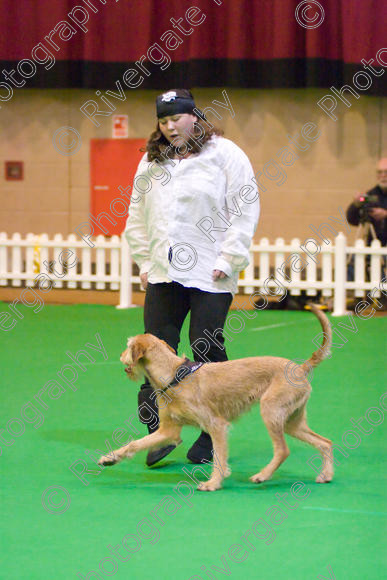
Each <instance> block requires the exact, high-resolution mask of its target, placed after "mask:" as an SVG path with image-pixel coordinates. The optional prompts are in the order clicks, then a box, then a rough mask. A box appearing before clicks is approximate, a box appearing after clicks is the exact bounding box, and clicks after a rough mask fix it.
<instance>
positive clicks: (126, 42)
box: [0, 0, 387, 100]
mask: <svg viewBox="0 0 387 580" xmlns="http://www.w3.org/2000/svg"><path fill="white" fill-rule="evenodd" d="M299 4H300V2H299V1H297V0H187V1H184V2H182V1H181V0H169V1H168V2H167V1H166V0H71V1H70V0H60V1H57V0H55V1H53V0H38V1H34V2H32V1H31V0H2V2H1V5H0V18H1V22H2V28H3V30H2V33H1V35H0V61H1V62H0V65H1V69H0V70H3V69H4V70H5V71H6V72H5V73H4V72H2V73H1V74H0V99H1V100H6V99H5V97H6V91H7V87H6V86H5V85H6V84H8V85H12V84H13V83H12V80H11V79H10V76H9V75H10V74H11V73H10V71H11V70H12V69H14V70H15V71H16V72H15V73H14V76H13V79H14V83H15V84H13V86H17V83H19V84H20V83H24V82H25V84H24V86H25V87H28V88H31V87H41V88H45V87H46V88H54V87H57V88H63V87H80V88H96V89H113V90H117V87H118V89H119V86H118V85H117V81H118V80H119V81H120V84H121V86H122V88H123V90H127V89H128V85H126V84H125V82H124V81H123V76H124V73H125V71H126V70H128V69H134V70H135V71H137V72H136V73H133V72H132V73H131V74H132V77H131V81H129V86H130V87H131V84H130V83H132V85H133V84H135V83H140V84H139V85H138V86H139V87H141V88H157V89H165V88H168V87H174V86H187V87H191V86H196V87H198V86H201V87H207V86H208V87H211V86H212V87H214V86H225V87H228V86H229V87H246V88H270V87H278V88H281V87H311V86H314V87H325V86H328V87H330V86H331V85H335V86H336V87H340V86H342V85H343V84H345V83H350V82H352V79H353V75H354V74H355V73H356V72H358V71H360V70H364V68H363V64H361V61H362V59H365V60H366V61H370V59H374V63H373V66H374V67H375V69H376V70H378V71H381V70H383V67H384V66H386V65H387V48H386V49H384V51H383V50H381V49H383V43H385V39H384V36H383V35H382V33H383V32H384V31H385V19H384V18H383V17H384V16H385V14H386V3H385V0H319V4H320V5H321V6H322V7H323V9H324V12H325V17H324V21H323V22H322V24H321V25H320V26H318V27H317V28H314V29H306V28H304V27H302V26H301V25H300V24H299V23H298V22H297V20H296V18H295V9H296V7H297V6H298V5H299ZM308 4H310V9H309V11H308V12H307V16H308V17H309V18H313V17H314V16H316V19H317V20H318V18H319V13H318V10H319V9H318V3H316V2H315V1H314V0H310V1H309V3H308ZM194 6H196V7H197V10H195V9H194ZM304 6H305V5H304ZM71 14H72V15H73V16H74V18H75V20H77V21H78V23H76V22H74V20H73V19H71V16H70V15H71ZM187 14H188V18H189V19H191V21H192V22H195V23H196V25H193V26H191V25H190V24H189V23H188V22H187V20H186V15H187ZM204 17H205V18H204ZM180 18H183V19H184V20H183V22H182V23H181V25H180V24H179V25H178V26H183V30H184V31H185V32H183V31H181V30H179V29H178V28H174V27H173V23H172V22H171V19H175V22H178V21H179V19H180ZM82 20H84V21H85V22H84V24H81V22H82ZM86 20H87V21H86ZM199 22H201V23H200V24H199ZM60 23H62V24H60ZM65 23H68V25H70V26H71V27H72V28H73V30H71V28H70V27H69V26H67V28H66V27H65V26H66V25H65ZM54 28H56V30H57V32H52V31H53V30H54ZM86 29H87V30H86ZM190 29H192V33H191V34H189V30H190ZM168 30H169V31H172V32H174V33H175V34H177V35H178V36H179V37H180V40H181V43H180V45H179V46H177V47H176V48H175V49H173V46H172V44H171V42H172V38H171V39H170V41H169V42H170V44H169V45H168V46H169V48H167V40H166V38H165V37H164V40H162V39H161V37H162V36H163V35H164V33H166V31H168ZM170 36H171V37H172V35H170ZM66 38H67V40H66ZM175 42H176V43H177V44H178V43H179V41H178V40H177V41H176V39H175ZM53 43H54V46H53ZM155 44H157V45H158V46H159V47H161V49H163V51H164V53H165V54H164V56H163V55H162V53H160V51H159V49H158V48H157V47H155V46H154V45H155ZM38 45H39V46H38ZM37 46H38V48H36V47H37ZM55 46H56V48H55ZM152 46H153V47H154V48H153V51H150V52H149V50H150V47H152ZM48 51H50V53H51V56H50V55H49V56H47V52H48ZM147 53H148V56H149V55H150V56H151V57H152V58H153V60H154V61H157V60H159V61H161V60H162V59H163V62H159V64H157V63H153V64H152V63H149V59H148V58H147ZM377 54H378V55H379V57H378V58H379V64H378V62H377V61H376V60H375V59H376V55H377ZM142 56H145V57H146V58H145V60H143V63H144V64H143V66H145V67H146V70H148V73H144V72H141V70H140V68H139V65H136V64H135V63H136V61H138V60H139V59H141V57H142ZM53 57H54V58H55V62H54V60H53ZM24 59H29V61H30V63H29V62H28V61H27V62H22V63H20V61H23V60H24ZM45 59H47V62H46V63H44V64H42V61H44V60H45ZM169 59H170V61H169ZM31 61H32V62H31ZM384 63H385V64H384ZM34 66H35V67H36V70H35V69H34ZM17 67H19V69H17ZM140 67H141V64H140ZM163 67H164V70H162V68H163ZM47 69H48V70H47ZM19 70H20V71H21V72H19ZM7 74H8V79H7V78H6V77H7ZM128 74H129V73H128ZM129 76H130V75H129ZM23 77H24V80H23ZM141 78H142V80H141ZM371 78H372V80H373V82H372V86H370V88H369V89H367V94H386V92H387V91H386V87H387V83H386V80H385V78H384V76H383V77H382V76H381V77H377V75H375V74H373V73H371ZM386 78H387V75H386ZM127 79H128V77H127ZM140 81H141V82H140ZM359 83H363V84H365V83H366V77H365V76H363V77H362V78H361V77H359ZM131 88H132V87H131ZM133 88H134V87H133Z"/></svg>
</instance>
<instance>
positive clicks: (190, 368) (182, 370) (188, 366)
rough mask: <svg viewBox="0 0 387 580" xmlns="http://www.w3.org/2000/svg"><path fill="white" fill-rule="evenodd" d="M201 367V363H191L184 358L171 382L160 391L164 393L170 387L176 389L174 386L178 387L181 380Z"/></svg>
mask: <svg viewBox="0 0 387 580" xmlns="http://www.w3.org/2000/svg"><path fill="white" fill-rule="evenodd" d="M202 365H203V363H202V362H196V361H192V360H189V358H187V357H186V358H185V359H184V362H183V364H181V365H180V366H178V367H177V369H176V373H175V376H174V378H173V380H172V381H171V382H170V383H169V385H167V386H166V387H164V388H163V389H161V390H162V391H166V390H167V389H169V388H170V387H176V385H179V384H180V383H181V381H182V380H184V379H185V378H186V377H188V375H192V373H194V372H195V371H197V370H198V369H200V367H201V366H202Z"/></svg>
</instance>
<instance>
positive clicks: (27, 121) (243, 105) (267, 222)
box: [0, 89, 387, 240]
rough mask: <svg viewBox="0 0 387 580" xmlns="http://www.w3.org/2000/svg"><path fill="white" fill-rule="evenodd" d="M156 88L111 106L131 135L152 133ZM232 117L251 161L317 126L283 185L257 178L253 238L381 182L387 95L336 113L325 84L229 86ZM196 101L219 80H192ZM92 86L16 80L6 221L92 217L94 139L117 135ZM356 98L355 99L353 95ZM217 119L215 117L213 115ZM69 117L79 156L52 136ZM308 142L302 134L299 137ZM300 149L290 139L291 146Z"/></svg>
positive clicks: (8, 116)
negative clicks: (64, 150)
mask: <svg viewBox="0 0 387 580" xmlns="http://www.w3.org/2000/svg"><path fill="white" fill-rule="evenodd" d="M157 93H158V91H135V92H130V93H126V94H127V101H125V102H123V103H120V102H119V101H115V100H114V99H112V102H114V103H118V104H117V110H116V111H115V113H125V114H129V123H130V133H129V137H147V136H148V135H149V133H150V132H151V131H152V130H153V128H154V124H155V117H154V98H155V96H156V94H157ZM227 93H228V95H229V98H230V100H231V102H232V104H233V107H234V109H235V113H236V114H235V117H234V118H231V116H230V114H229V113H228V111H226V110H225V109H220V108H219V107H218V110H219V111H220V114H221V115H222V116H223V120H222V121H217V124H218V125H220V126H221V127H222V128H223V129H224V130H225V133H226V136H227V137H229V138H230V139H232V140H233V141H235V142H236V143H237V144H238V145H239V146H240V147H241V148H242V149H244V151H245V152H246V153H247V154H248V156H249V157H250V159H251V162H252V164H253V167H254V169H255V171H256V172H257V171H262V168H263V166H264V164H265V163H267V162H269V161H270V159H277V161H278V158H277V153H278V151H279V150H280V149H281V148H282V147H284V146H286V145H289V142H288V139H287V135H288V134H289V135H292V136H295V135H296V133H300V131H301V128H302V127H303V125H304V124H305V123H307V122H313V123H315V124H316V125H317V126H318V129H319V130H320V131H321V135H320V137H319V139H318V140H317V141H316V142H315V143H312V144H311V145H310V148H309V150H307V151H304V152H299V153H298V154H299V159H298V160H296V161H295V163H294V165H292V166H289V167H284V166H283V165H281V167H282V169H283V170H284V171H285V172H286V173H287V180H286V182H285V183H283V185H281V186H280V187H278V186H277V185H276V183H275V182H274V181H272V182H270V181H269V180H268V179H267V178H266V177H265V178H261V179H262V183H263V184H264V185H265V187H267V191H266V192H264V193H262V213H261V220H260V224H259V227H258V230H257V235H256V238H260V237H262V236H268V237H269V238H270V239H271V240H272V239H274V238H275V237H278V236H281V237H284V238H285V239H286V240H289V239H290V238H291V237H295V236H297V237H299V238H301V239H302V240H303V239H304V238H305V237H306V236H308V234H311V231H310V230H309V228H308V225H309V224H311V223H312V224H314V225H316V226H318V225H319V224H320V223H322V222H323V221H324V220H325V219H326V218H327V217H328V216H335V217H337V216H338V207H339V206H342V207H343V208H345V207H346V206H347V205H348V203H349V201H350V200H351V198H352V196H353V195H354V194H355V193H356V192H358V191H361V190H365V189H369V188H370V187H372V186H373V185H374V184H375V162H376V160H377V158H378V157H379V156H380V155H381V154H382V153H384V154H385V155H386V154H387V127H386V124H385V125H384V127H383V126H382V120H383V119H386V118H387V104H386V99H381V98H376V97H367V96H366V95H365V94H363V95H362V96H361V98H360V99H358V100H357V101H355V102H354V103H353V105H352V107H351V108H350V109H348V108H347V107H346V106H345V105H344V104H343V103H341V104H339V105H338V107H337V109H336V115H337V116H338V120H337V121H336V122H334V121H333V120H331V119H330V118H329V117H328V116H327V115H326V114H325V113H324V112H323V111H322V110H321V109H320V108H319V107H318V106H317V105H316V102H317V101H318V99H319V98H321V97H322V96H323V95H324V94H326V93H328V91H327V90H312V89H310V90H261V91H258V90H234V89H227ZM194 94H195V96H196V101H197V104H198V106H199V107H201V108H204V107H206V106H209V105H210V104H211V101H212V100H214V99H217V100H219V101H222V100H223V98H222V94H221V89H197V90H194ZM93 97H94V98H96V97H95V94H94V91H84V90H66V91H64V90H61V91H56V90H45V91H41V90H15V94H14V96H13V99H12V101H9V102H7V103H1V105H2V108H1V110H0V162H1V166H2V168H1V172H0V188H1V209H0V231H6V232H8V233H13V232H20V233H22V234H25V233H27V232H33V233H37V234H39V233H43V232H46V233H48V234H50V235H52V234H55V233H58V232H59V233H63V234H67V233H70V232H71V231H72V230H73V229H74V228H75V227H76V226H77V225H78V224H79V223H81V222H83V221H86V220H87V213H88V210H89V196H90V193H89V140H90V138H106V137H111V124H112V121H111V117H98V120H99V121H100V123H101V126H100V127H98V128H97V127H95V126H94V125H93V124H92V122H91V121H90V120H88V119H87V118H86V117H85V116H84V115H83V114H82V113H81V112H80V110H79V108H80V106H81V105H82V104H83V103H84V102H85V101H86V100H87V99H89V98H93ZM353 100H354V99H353ZM209 118H210V119H211V120H212V117H211V116H209ZM65 125H70V126H72V127H74V128H75V129H77V130H78V131H79V133H80V134H81V136H82V147H81V148H80V150H79V151H78V152H77V153H76V154H74V155H73V156H70V157H66V156H63V155H60V154H59V153H58V152H57V151H56V149H55V148H54V147H53V144H52V136H53V134H54V132H55V131H56V129H58V128H59V127H61V126H65ZM301 142H302V143H305V141H304V140H303V139H302V140H301ZM293 149H294V147H293ZM6 160H21V161H24V171H25V179H24V181H21V182H6V181H5V179H4V161H6Z"/></svg>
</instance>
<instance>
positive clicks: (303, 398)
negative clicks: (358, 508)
mask: <svg viewBox="0 0 387 580" xmlns="http://www.w3.org/2000/svg"><path fill="white" fill-rule="evenodd" d="M311 309H312V311H313V313H314V314H315V315H316V316H317V318H318V319H319V321H320V323H321V326H322V329H323V337H324V339H323V343H322V346H321V348H319V349H318V350H317V351H316V352H314V353H313V354H312V356H311V357H310V358H309V360H307V361H306V362H304V363H303V364H302V365H297V364H296V363H293V362H291V361H289V360H288V359H285V358H279V357H271V356H261V357H252V358H244V359H239V360H230V361H226V362H218V363H208V364H204V365H203V366H202V367H201V368H199V369H198V370H197V371H196V372H195V373H193V374H191V375H189V376H188V377H187V378H186V379H183V380H182V381H181V383H180V384H179V385H178V386H176V387H170V388H166V385H168V384H169V382H170V381H171V380H172V378H173V377H174V376H175V373H176V370H177V368H178V367H179V366H180V365H181V364H182V363H183V362H184V358H182V357H179V356H177V355H176V354H175V352H174V351H173V350H172V349H171V348H170V347H169V346H168V345H167V344H166V343H165V342H164V341H162V340H159V339H158V338H156V337H155V336H153V335H151V334H140V335H138V336H135V337H133V338H129V339H128V344H127V348H126V350H125V351H124V352H123V353H122V355H121V359H120V360H121V362H122V363H123V364H124V365H125V366H126V369H125V370H126V372H127V373H128V375H129V377H130V378H131V379H132V380H134V381H138V380H139V378H140V377H141V376H142V375H145V376H146V377H148V379H149V381H150V383H151V385H152V387H153V389H154V392H155V397H156V398H157V402H158V406H159V414H160V425H159V428H158V429H157V431H155V432H154V433H152V434H151V435H147V436H146V437H143V438H142V439H137V440H135V441H131V442H130V443H129V444H127V445H124V446H123V447H121V448H120V449H117V450H115V451H113V452H112V453H111V454H109V455H106V456H103V457H101V458H100V460H99V464H100V465H114V464H115V463H118V462H119V461H121V460H122V459H124V458H130V457H133V455H134V454H135V453H137V452H138V451H142V450H144V449H150V448H157V447H161V446H164V445H166V444H167V443H168V444H169V443H174V444H176V445H178V444H179V443H181V439H180V432H181V429H182V426H183V425H195V426H197V427H199V428H200V429H202V430H203V431H206V432H207V433H209V434H210V436H211V438H212V442H213V446H214V462H213V471H212V474H211V477H210V479H209V480H208V481H206V482H202V483H201V484H200V485H199V487H198V489H199V490H202V491H215V490H216V489H220V488H221V486H222V481H223V479H224V477H227V476H228V475H230V473H231V471H230V469H229V468H228V465H227V455H228V449H227V427H228V425H229V423H230V422H231V421H233V420H234V419H236V418H237V417H238V416H239V415H240V414H241V413H244V412H245V411H248V410H249V409H250V408H251V406H252V405H254V404H255V403H258V402H259V401H260V407H261V415H262V419H263V421H264V423H265V425H266V428H267V430H268V432H269V435H270V437H271V439H272V442H273V448H274V456H273V459H272V460H271V461H270V463H268V465H266V466H265V467H264V468H263V469H261V471H259V472H258V473H256V474H255V475H253V476H252V477H250V480H251V481H252V482H254V483H261V482H263V481H267V480H268V479H270V478H271V476H272V475H273V473H274V471H275V470H276V469H277V468H278V467H279V466H280V465H281V463H283V461H285V459H286V458H287V457H288V455H289V448H288V446H287V444H286V441H285V437H284V433H287V434H289V435H291V436H292V437H295V438H297V439H300V440H301V441H305V442H306V443H309V444H310V445H313V446H314V447H316V448H317V449H318V450H319V451H320V453H321V455H322V459H323V467H322V471H321V473H320V474H319V475H318V477H317V479H316V481H317V483H326V482H328V481H331V479H332V477H333V462H332V443H331V441H330V440H329V439H326V438H325V437H322V436H321V435H318V434H317V433H314V432H313V431H311V429H309V427H308V425H307V422H306V404H307V401H308V399H309V396H310V393H311V386H310V383H309V381H308V380H307V375H308V373H309V371H310V370H311V368H313V367H315V366H317V365H318V364H319V363H320V362H321V361H322V360H323V359H324V358H326V356H327V355H328V354H329V349H330V345H331V327H330V324H329V321H328V319H327V317H326V316H325V314H324V313H323V312H321V311H320V310H319V309H318V308H317V307H316V306H315V305H313V304H312V305H311ZM295 371H296V375H297V377H298V378H297V379H296V380H295V379H294V378H293V379H290V378H289V374H290V373H293V376H294V372H295ZM300 377H302V378H303V380H302V381H301V384H300Z"/></svg>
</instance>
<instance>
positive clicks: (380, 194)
mask: <svg viewBox="0 0 387 580" xmlns="http://www.w3.org/2000/svg"><path fill="white" fill-rule="evenodd" d="M366 195H367V196H368V195H374V196H377V198H378V201H375V203H372V205H373V206H374V207H382V208H383V209H387V191H383V189H382V188H381V187H380V186H379V185H377V186H376V187H374V188H373V189H370V190H369V191H367V193H366ZM359 209H360V208H359V207H357V206H356V203H355V202H354V203H351V205H350V206H349V207H348V209H347V220H348V223H350V224H351V225H352V226H358V225H359V223H360V214H359ZM369 222H371V223H372V225H373V226H374V228H375V234H376V237H377V238H378V239H379V240H380V242H381V244H382V246H385V245H386V244H387V219H386V218H385V219H383V220H379V221H376V220H375V219H373V218H372V217H371V216H370V218H369ZM371 242H372V234H371V232H369V233H368V236H367V245H368V246H370V245H371Z"/></svg>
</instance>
